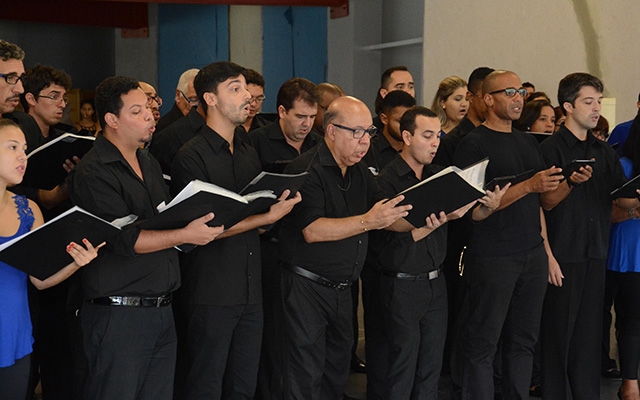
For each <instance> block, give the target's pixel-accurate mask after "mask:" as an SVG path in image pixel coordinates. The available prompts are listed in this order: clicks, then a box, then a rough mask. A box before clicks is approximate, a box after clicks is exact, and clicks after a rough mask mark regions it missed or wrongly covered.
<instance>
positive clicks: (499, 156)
mask: <svg viewBox="0 0 640 400" xmlns="http://www.w3.org/2000/svg"><path fill="white" fill-rule="evenodd" d="M485 157H489V165H488V166H487V171H486V175H485V181H486V182H489V181H491V180H492V179H493V178H496V177H502V176H510V175H517V174H519V173H522V172H526V171H529V170H532V171H533V172H534V173H536V172H538V171H541V170H543V169H544V168H545V164H544V161H543V159H542V154H541V152H540V145H539V144H538V142H537V141H536V139H535V138H533V136H531V135H529V134H528V133H524V132H521V131H519V130H517V129H513V130H512V131H511V133H503V132H497V131H494V130H491V129H489V128H487V127H486V126H484V125H480V126H479V127H477V128H476V129H474V130H473V131H471V132H469V133H468V134H467V136H466V137H465V138H464V139H462V141H461V142H460V144H459V145H458V148H457V149H456V154H455V157H454V161H455V165H457V166H459V167H467V166H469V165H471V164H473V163H475V162H477V161H480V160H482V159H484V158H485ZM540 229H541V225H540V195H539V194H538V193H529V194H528V195H526V196H524V197H523V198H521V199H520V200H518V201H516V202H515V203H513V204H511V205H510V206H509V207H507V208H505V209H503V210H500V211H497V212H495V213H493V214H491V215H490V216H489V217H488V218H487V219H485V220H484V221H481V222H479V223H477V224H473V232H472V235H471V240H470V241H469V246H468V248H467V252H468V253H469V254H475V255H480V256H508V255H511V254H517V253H521V252H524V251H528V250H531V249H534V248H535V247H537V246H539V245H540V244H541V243H542V236H541V235H540Z"/></svg>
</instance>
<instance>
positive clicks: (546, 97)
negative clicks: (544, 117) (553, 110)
mask: <svg viewBox="0 0 640 400" xmlns="http://www.w3.org/2000/svg"><path fill="white" fill-rule="evenodd" d="M536 97H544V99H545V100H546V101H548V102H549V103H551V99H550V98H549V96H547V94H546V93H545V92H533V93H531V94H530V95H529V97H527V99H526V100H525V101H524V102H525V103H526V102H528V101H533V100H535V99H536ZM529 99H531V100H529ZM538 100H540V99H538Z"/></svg>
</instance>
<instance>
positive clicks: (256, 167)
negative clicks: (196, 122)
mask: <svg viewBox="0 0 640 400" xmlns="http://www.w3.org/2000/svg"><path fill="white" fill-rule="evenodd" d="M171 171H172V176H171V192H172V194H173V195H176V194H178V193H179V192H180V190H182V189H183V188H184V187H185V186H186V185H187V184H188V183H189V182H191V181H192V180H194V179H199V180H201V181H204V182H210V183H213V184H215V185H218V186H221V187H223V188H225V189H228V190H231V191H234V192H236V193H238V192H240V191H241V190H242V189H243V188H244V187H245V186H246V185H247V184H248V183H249V182H250V181H251V180H252V179H253V178H255V177H256V175H258V174H259V173H260V160H259V159H258V154H256V151H255V150H254V149H253V147H251V146H250V145H248V144H247V143H246V142H244V141H243V140H242V139H240V138H239V137H238V136H237V135H234V140H233V153H231V151H230V150H229V143H228V142H227V141H226V140H225V139H223V138H222V136H220V135H219V134H218V133H217V132H215V131H214V130H212V129H211V128H210V127H209V126H207V125H204V126H203V127H202V130H201V133H200V134H199V135H198V136H196V137H195V138H193V139H191V140H190V141H189V142H187V143H186V144H185V145H184V146H182V148H181V149H180V151H178V154H176V156H175V158H174V160H173V165H172V168H171ZM225 228H229V227H225ZM182 261H183V265H182V267H183V268H182V272H183V278H184V285H183V286H184V290H183V293H184V294H185V297H186V301H187V303H188V304H194V305H216V306H231V305H241V304H258V303H261V302H262V286H261V276H262V272H261V265H262V264H261V262H260V240H259V237H258V230H257V229H252V230H250V231H247V232H243V233H241V234H238V235H234V236H231V237H228V238H224V239H219V240H214V241H212V242H210V243H209V244H207V245H205V246H198V247H196V248H195V249H193V250H191V251H190V252H188V253H187V254H186V255H185V256H184V257H183V258H182Z"/></svg>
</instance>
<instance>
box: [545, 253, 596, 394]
mask: <svg viewBox="0 0 640 400" xmlns="http://www.w3.org/2000/svg"><path fill="white" fill-rule="evenodd" d="M560 268H561V269H562V274H563V275H564V279H563V281H562V286H561V287H556V286H553V285H549V287H548V289H547V294H546V296H545V300H544V309H543V312H542V331H541V340H542V341H541V346H540V347H541V350H542V387H543V394H542V395H543V398H544V399H549V400H551V399H568V400H570V399H575V400H578V399H579V400H598V399H600V355H601V336H602V298H603V293H604V277H605V270H606V260H591V261H585V262H581V263H561V264H560Z"/></svg>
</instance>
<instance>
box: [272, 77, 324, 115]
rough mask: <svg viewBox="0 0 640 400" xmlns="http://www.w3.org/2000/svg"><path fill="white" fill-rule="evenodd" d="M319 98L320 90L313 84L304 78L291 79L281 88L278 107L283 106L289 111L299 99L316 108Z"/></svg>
mask: <svg viewBox="0 0 640 400" xmlns="http://www.w3.org/2000/svg"><path fill="white" fill-rule="evenodd" d="M318 98H319V97H318V90H317V89H316V85H314V84H313V82H311V81H310V80H308V79H304V78H291V79H289V80H288V81H286V82H285V83H283V84H282V86H280V90H278V98H277V99H276V107H280V106H282V107H284V109H285V110H287V111H289V110H290V109H292V108H293V103H294V102H295V101H296V100H297V99H300V100H302V101H303V102H305V103H306V104H308V105H310V106H314V105H317V104H318Z"/></svg>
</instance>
